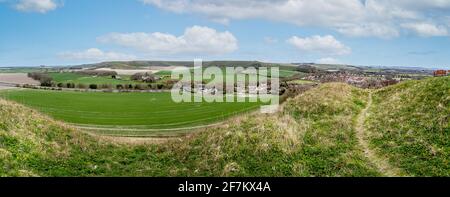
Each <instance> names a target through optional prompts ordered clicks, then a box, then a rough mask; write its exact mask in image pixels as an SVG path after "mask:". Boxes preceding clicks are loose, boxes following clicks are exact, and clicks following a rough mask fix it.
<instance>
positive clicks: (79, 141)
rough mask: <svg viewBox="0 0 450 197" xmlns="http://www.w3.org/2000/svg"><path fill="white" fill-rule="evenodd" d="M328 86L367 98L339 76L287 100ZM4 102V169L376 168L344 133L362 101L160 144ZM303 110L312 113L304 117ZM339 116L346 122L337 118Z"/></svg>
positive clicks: (332, 171) (311, 172)
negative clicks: (81, 127)
mask: <svg viewBox="0 0 450 197" xmlns="http://www.w3.org/2000/svg"><path fill="white" fill-rule="evenodd" d="M323 91H328V92H330V91H331V92H335V91H338V92H342V91H346V93H345V94H340V93H337V92H336V97H335V98H337V99H339V100H341V101H344V100H346V99H347V98H352V99H354V101H355V102H356V103H358V104H360V105H363V104H362V103H363V101H361V99H363V98H364V96H365V94H362V93H360V92H358V91H356V89H353V88H350V87H348V86H346V85H342V84H331V85H325V86H323V87H321V88H319V89H316V90H312V91H310V92H308V93H307V94H305V95H303V96H300V97H298V98H296V99H295V100H291V101H289V104H288V105H295V104H296V103H303V102H306V101H308V102H314V100H316V99H313V98H316V97H317V96H320V97H321V96H323V94H324V93H322V92H323ZM317 99H319V98H318V97H317ZM317 102H328V101H327V100H317ZM351 103H352V102H350V103H346V102H342V103H339V105H341V104H342V105H351ZM324 105H328V104H324ZM0 106H1V108H0V110H1V111H0V114H1V116H0V134H1V135H0V139H1V140H0V148H1V149H0V150H1V151H0V152H1V156H0V157H1V158H2V159H1V162H2V163H1V166H2V169H5V170H2V171H0V174H1V175H3V176H6V175H7V176H29V175H36V176H375V175H377V172H376V171H374V170H372V168H371V167H370V166H369V165H367V163H366V162H365V161H364V160H363V159H362V158H361V157H360V156H359V153H358V152H359V150H358V149H357V148H356V147H355V146H353V141H354V137H353V136H351V135H350V136H348V135H347V133H349V132H351V125H349V124H352V121H351V119H352V116H353V115H354V114H355V113H356V112H357V109H358V108H360V106H357V107H355V108H354V109H353V108H352V109H351V110H344V111H341V110H327V111H325V112H321V111H317V110H319V108H311V110H305V109H301V108H295V109H291V110H289V111H288V112H286V113H285V114H284V113H281V114H277V115H270V116H261V115H248V116H246V117H242V118H238V119H236V120H234V121H231V122H230V123H229V124H227V125H225V126H223V127H219V128H211V129H207V130H206V131H203V132H200V133H196V134H193V135H192V136H190V137H188V138H186V139H183V140H176V141H173V142H168V143H166V144H162V145H119V144H113V143H107V142H105V141H100V142H98V139H95V138H93V137H90V136H87V135H84V134H81V133H80V132H78V131H74V130H72V129H70V128H66V127H65V126H63V125H60V124H59V123H57V122H54V121H52V120H49V119H48V118H46V117H43V116H42V115H40V114H39V113H37V112H35V111H33V110H30V109H28V108H26V107H23V106H20V105H17V104H13V103H11V102H7V101H4V100H2V101H0ZM318 106H323V105H321V104H318ZM333 108H334V107H333ZM338 108H346V106H339V107H338ZM300 112H302V113H303V112H305V113H306V114H310V115H311V116H309V117H308V118H305V119H303V118H302V115H300ZM314 113H320V114H326V115H327V116H329V117H332V120H330V121H329V122H327V121H324V122H323V123H325V124H326V125H325V126H320V125H321V124H322V122H318V121H320V120H317V119H316V118H314V117H313V116H312V115H313V114H314ZM290 114H293V115H294V117H295V118H293V117H292V116H291V115H290ZM342 120H345V121H342ZM336 121H342V122H340V123H339V124H337V125H336V124H335V123H336ZM317 129H319V130H317ZM327 130H333V132H332V133H329V132H327ZM316 131H318V132H316ZM340 133H342V134H340ZM335 138H336V139H335Z"/></svg>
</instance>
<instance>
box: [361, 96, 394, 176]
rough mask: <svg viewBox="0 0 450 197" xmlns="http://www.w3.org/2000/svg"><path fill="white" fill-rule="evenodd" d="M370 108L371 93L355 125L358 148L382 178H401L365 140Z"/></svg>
mask: <svg viewBox="0 0 450 197" xmlns="http://www.w3.org/2000/svg"><path fill="white" fill-rule="evenodd" d="M371 106H372V92H370V94H369V99H368V102H367V105H366V107H365V108H364V109H363V110H362V111H361V112H360V113H359V115H358V117H357V121H356V125H355V130H356V137H357V138H358V142H359V144H360V146H361V147H362V148H363V151H364V155H365V156H366V157H367V158H368V159H369V161H370V162H371V163H372V164H373V165H374V166H375V167H376V168H377V169H378V171H379V172H380V173H381V174H383V175H384V176H388V177H398V176H401V173H400V170H399V169H397V168H395V167H393V166H391V165H390V164H389V162H388V161H387V160H386V159H385V158H381V157H379V156H378V155H377V154H376V153H375V151H374V150H372V149H371V148H370V147H369V143H368V142H367V140H366V137H367V130H366V129H365V128H364V123H365V122H366V118H367V114H368V111H369V109H370V107H371Z"/></svg>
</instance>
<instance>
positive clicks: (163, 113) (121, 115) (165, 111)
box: [0, 90, 260, 135]
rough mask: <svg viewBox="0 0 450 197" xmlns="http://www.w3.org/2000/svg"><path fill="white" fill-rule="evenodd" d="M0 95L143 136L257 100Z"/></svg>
mask: <svg viewBox="0 0 450 197" xmlns="http://www.w3.org/2000/svg"><path fill="white" fill-rule="evenodd" d="M0 97H3V98H6V99H9V100H13V101H16V102H19V103H22V104H24V105H27V106H30V107H32V108H34V109H37V110H39V111H41V112H43V113H45V114H47V115H49V116H51V117H53V118H55V119H57V120H62V121H64V122H67V123H71V124H75V125H76V126H82V127H86V128H92V130H96V131H97V132H101V133H102V134H111V135H112V134H114V135H147V134H151V133H152V132H153V133H154V132H158V133H159V134H161V131H168V132H169V131H174V130H177V129H181V128H187V127H198V126H204V125H208V124H213V123H217V122H220V121H222V120H224V119H226V118H228V117H230V116H233V115H236V114H239V113H242V112H246V111H249V110H252V109H256V108H257V107H258V106H259V105H260V103H251V102H244V103H238V102H234V103H226V102H221V103H208V102H200V103H194V102H186V103H175V102H173V101H172V98H171V94H170V93H168V92H164V93H103V92H71V91H45V90H10V91H3V92H0Z"/></svg>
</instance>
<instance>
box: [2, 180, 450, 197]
mask: <svg viewBox="0 0 450 197" xmlns="http://www.w3.org/2000/svg"><path fill="white" fill-rule="evenodd" d="M186 182H187V183H188V186H189V184H194V185H196V184H199V185H198V186H201V185H204V184H212V187H211V190H210V192H209V193H208V194H207V192H205V191H196V192H188V191H184V192H183V191H179V189H180V187H181V185H186ZM224 182H225V183H224ZM232 182H233V183H235V187H234V188H233V189H234V191H223V189H224V187H225V184H228V187H229V186H230V184H231V183H232ZM266 182H267V184H268V185H269V187H270V190H268V189H267V188H265V190H264V191H262V190H260V189H262V188H263V186H265V184H266ZM239 183H241V186H243V184H242V183H246V184H247V188H246V189H250V190H245V191H242V189H243V188H242V187H241V190H240V191H235V190H236V189H237V188H236V187H237V186H238V185H239ZM258 183H261V185H262V187H260V188H259V189H256V187H255V186H257V185H258ZM252 184H253V185H252ZM252 186H253V187H252ZM216 187H218V188H216ZM199 188H200V189H201V187H199ZM255 189H256V190H255ZM228 190H230V188H228ZM0 191H1V193H0V194H5V193H11V194H40V193H42V194H77V195H88V194H89V195H92V194H94V195H96V194H102V195H104V194H114V195H129V194H138V193H139V194H142V193H143V194H145V193H148V194H149V195H150V194H177V195H184V194H186V195H192V194H194V195H216V194H226V195H241V194H242V195H249V194H252V195H258V196H260V195H263V196H265V195H278V194H294V193H296V194H303V195H319V194H331V195H336V194H357V195H365V194H371V195H388V194H389V195H390V194H403V195H405V194H408V195H409V194H411V195H413V194H419V193H423V194H450V179H449V178H0Z"/></svg>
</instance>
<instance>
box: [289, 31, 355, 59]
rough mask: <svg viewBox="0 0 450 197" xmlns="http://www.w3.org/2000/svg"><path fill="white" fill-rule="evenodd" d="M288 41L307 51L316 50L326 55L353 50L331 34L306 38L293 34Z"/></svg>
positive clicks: (346, 52)
mask: <svg viewBox="0 0 450 197" xmlns="http://www.w3.org/2000/svg"><path fill="white" fill-rule="evenodd" d="M287 42H288V43H289V44H291V45H293V46H295V47H296V48H297V49H299V50H300V51H302V52H306V53H311V52H315V53H321V54H326V55H347V54H350V53H351V51H352V50H351V49H350V48H349V47H347V46H345V45H344V44H342V43H341V42H340V41H338V40H336V39H335V38H334V37H333V36H331V35H326V36H318V35H315V36H311V37H305V38H301V37H297V36H293V37H291V38H290V39H288V40H287Z"/></svg>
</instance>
